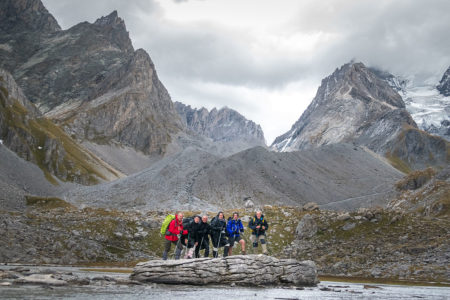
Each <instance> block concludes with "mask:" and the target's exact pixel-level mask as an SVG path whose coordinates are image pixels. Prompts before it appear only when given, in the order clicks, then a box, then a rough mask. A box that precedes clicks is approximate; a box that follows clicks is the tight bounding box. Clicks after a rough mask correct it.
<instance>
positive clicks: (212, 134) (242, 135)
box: [174, 102, 265, 146]
mask: <svg viewBox="0 0 450 300" xmlns="http://www.w3.org/2000/svg"><path fill="white" fill-rule="evenodd" d="M174 105H175V109H176V110H177V112H178V114H179V115H180V117H181V119H182V121H183V123H185V125H186V126H187V127H188V128H189V129H191V130H192V131H194V132H196V133H198V134H200V135H203V136H206V137H209V138H211V139H212V140H213V141H225V142H230V141H238V140H239V141H245V142H247V143H249V145H250V144H251V146H258V145H259V146H264V145H265V139H264V133H263V131H262V129H261V126H260V125H258V124H256V123H255V122H253V121H250V120H247V119H246V118H245V117H244V116H242V115H241V114H240V113H238V112H237V111H235V110H233V109H230V108H228V107H223V108H221V109H219V110H218V109H217V108H213V109H212V110H211V111H208V110H207V109H206V108H204V107H202V108H200V109H194V108H192V107H191V106H186V105H184V104H183V103H181V102H175V104H174Z"/></svg>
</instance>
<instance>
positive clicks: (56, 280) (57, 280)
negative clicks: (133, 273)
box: [0, 266, 140, 287]
mask: <svg viewBox="0 0 450 300" xmlns="http://www.w3.org/2000/svg"><path fill="white" fill-rule="evenodd" d="M100 270H101V269H99V270H98V271H100ZM114 284H118V285H136V284H140V283H139V282H135V281H132V280H130V279H129V278H128V277H127V276H125V275H123V274H119V273H115V274H114V276H108V275H102V274H100V275H99V274H97V273H92V272H91V273H89V272H81V271H80V270H79V269H76V268H65V267H27V266H17V267H2V269H0V286H14V285H38V286H54V287H61V286H86V285H95V286H105V285H114Z"/></svg>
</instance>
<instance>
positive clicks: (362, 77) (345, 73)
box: [318, 62, 405, 108]
mask: <svg viewBox="0 0 450 300" xmlns="http://www.w3.org/2000/svg"><path fill="white" fill-rule="evenodd" d="M333 92H336V93H339V94H340V95H342V96H344V97H345V96H346V95H349V96H352V97H357V98H361V99H362V100H364V101H366V102H370V101H381V102H384V103H386V104H387V105H392V106H395V107H398V108H404V107H405V104H404V102H403V100H402V97H401V96H400V95H399V94H398V93H397V92H395V91H393V90H392V88H390V86H389V85H388V84H387V83H386V82H385V81H384V80H382V79H381V78H379V77H378V76H377V75H376V74H375V73H374V72H373V71H372V70H370V69H369V68H367V67H366V66H365V65H364V64H363V63H361V62H350V63H347V64H345V65H343V66H342V67H341V68H338V69H336V70H335V71H334V73H333V74H331V75H330V76H328V77H327V78H325V79H324V80H322V85H321V87H320V88H319V91H318V95H320V97H321V98H320V99H322V100H323V99H327V96H328V95H329V94H330V93H333Z"/></svg>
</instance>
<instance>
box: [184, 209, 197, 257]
mask: <svg viewBox="0 0 450 300" xmlns="http://www.w3.org/2000/svg"><path fill="white" fill-rule="evenodd" d="M186 229H187V231H188V241H187V245H186V246H187V251H186V254H185V256H184V258H185V259H186V258H193V257H194V251H195V249H196V247H197V246H198V244H199V242H200V241H199V235H200V233H199V230H200V217H199V216H195V217H194V221H192V222H191V223H190V225H189V227H187V228H186Z"/></svg>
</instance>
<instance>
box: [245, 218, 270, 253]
mask: <svg viewBox="0 0 450 300" xmlns="http://www.w3.org/2000/svg"><path fill="white" fill-rule="evenodd" d="M248 227H249V228H250V229H251V230H252V236H251V240H252V243H253V252H256V250H257V248H258V241H259V242H260V243H261V247H262V250H263V253H264V254H267V245H266V230H267V229H268V228H269V224H268V223H267V221H266V220H265V219H264V215H263V214H262V212H261V211H260V210H258V211H257V212H256V215H255V216H254V217H253V218H252V219H251V220H250V223H248Z"/></svg>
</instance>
